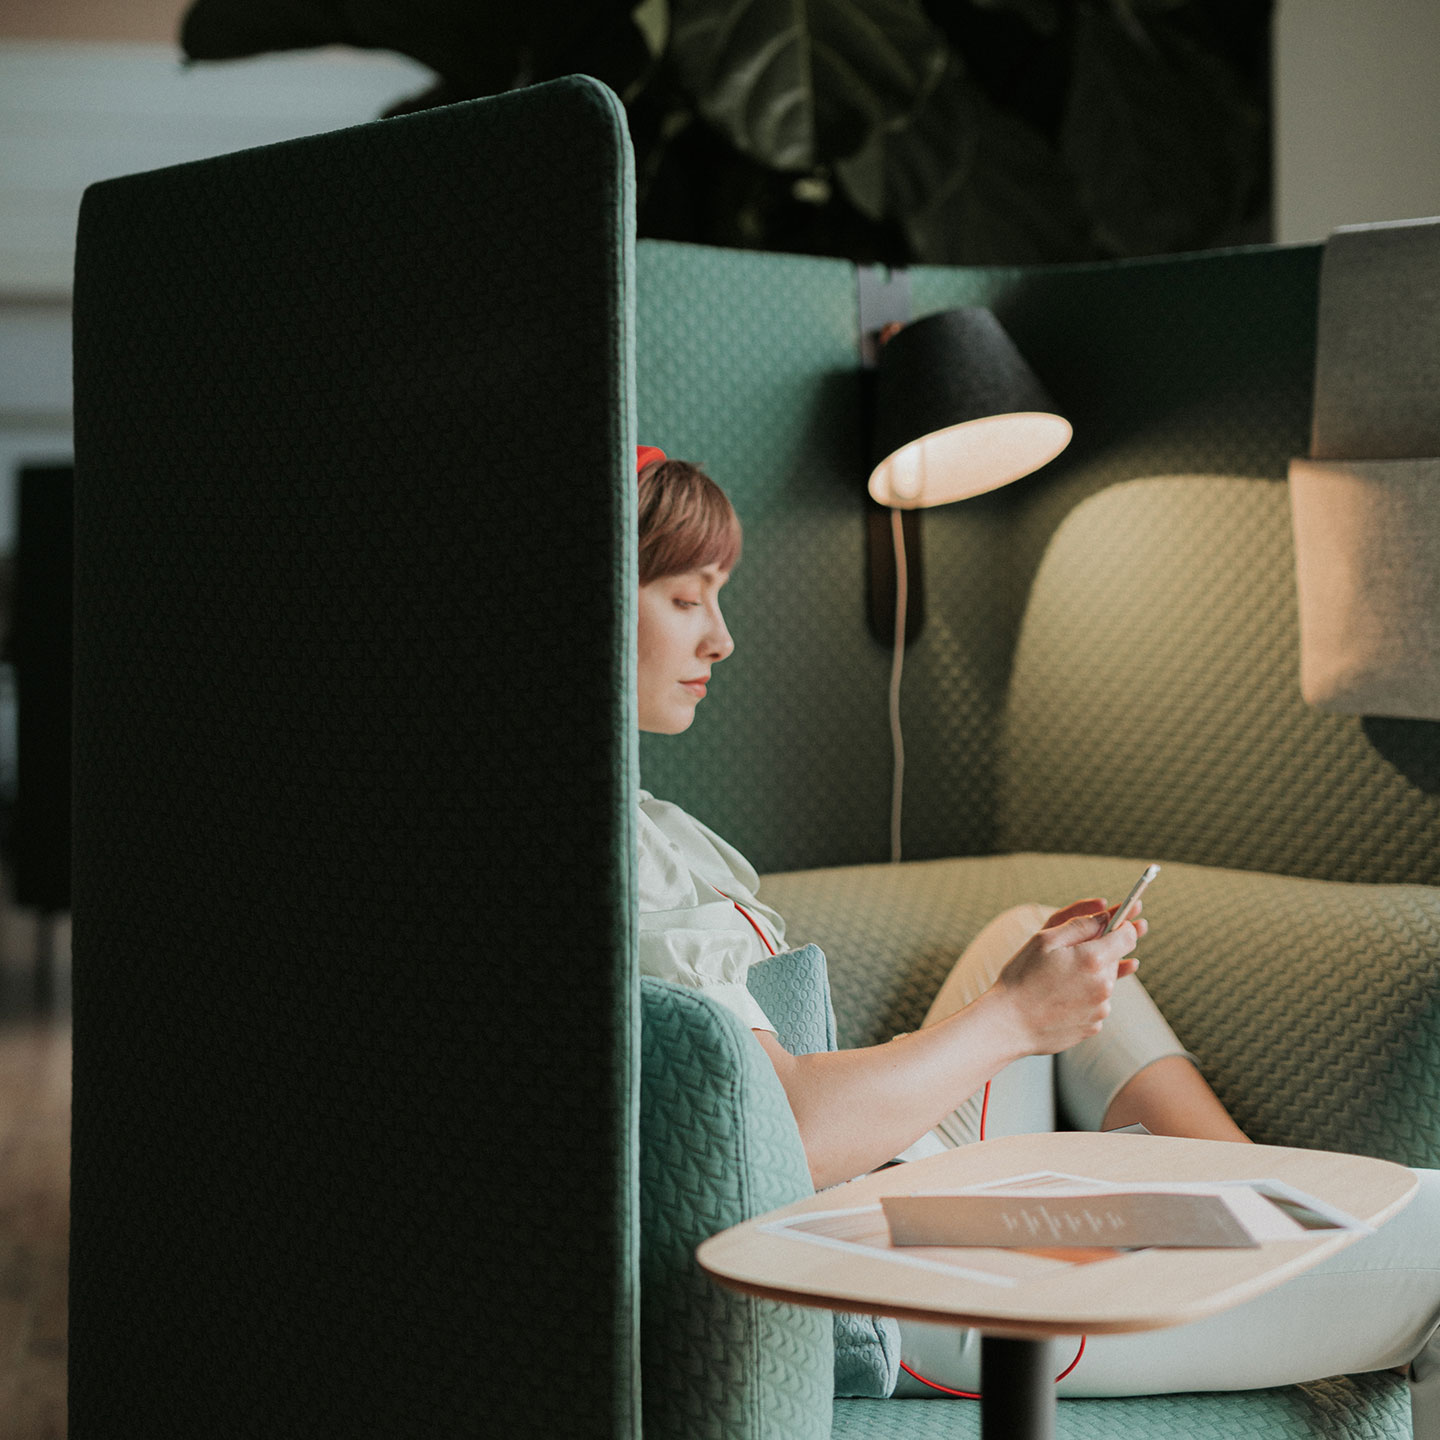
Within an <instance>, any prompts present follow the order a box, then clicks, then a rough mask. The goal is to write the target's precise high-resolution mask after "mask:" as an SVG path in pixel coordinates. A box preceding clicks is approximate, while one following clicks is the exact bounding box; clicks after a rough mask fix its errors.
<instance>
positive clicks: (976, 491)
mask: <svg viewBox="0 0 1440 1440" xmlns="http://www.w3.org/2000/svg"><path fill="white" fill-rule="evenodd" d="M1072 433H1073V432H1072V430H1071V426H1070V422H1069V421H1068V420H1066V419H1065V418H1064V417H1063V416H1060V415H1051V414H1048V413H1046V412H1044V411H1039V410H1028V411H1020V412H1018V413H1015V414H1010V415H986V416H982V417H981V418H980V419H978V420H967V421H964V422H963V423H962V424H959V425H951V426H948V427H946V428H945V429H943V430H935V431H932V432H931V433H930V434H929V435H922V436H921V437H920V438H919V439H918V440H912V441H910V442H909V444H907V445H902V446H901V447H900V449H898V450H896V451H894V452H893V453H892V454H890V455H887V456H886V457H885V459H884V460H882V461H881V462H880V464H878V465H877V466H876V467H875V469H874V471H873V472H872V473H871V475H870V483H869V489H870V494H871V495H873V496H874V497H875V499H876V500H878V501H879V502H880V504H882V505H890V506H893V507H894V508H896V509H899V510H914V509H920V508H922V507H926V506H930V505H945V504H948V503H949V502H950V501H952V500H967V499H969V498H970V497H971V496H972V495H983V494H985V492H986V491H988V490H998V489H999V488H1000V487H1001V486H1002V485H1008V484H1010V483H1011V482H1012V481H1014V480H1019V479H1020V478H1021V477H1022V476H1025V475H1029V474H1030V473H1031V472H1032V471H1034V470H1038V469H1039V468H1040V467H1041V466H1042V465H1046V464H1048V463H1049V462H1050V461H1051V460H1053V459H1054V458H1055V457H1056V456H1057V455H1058V454H1059V453H1060V452H1061V451H1062V450H1063V449H1064V448H1065V447H1066V446H1067V445H1068V444H1069V443H1070V437H1071V434H1072Z"/></svg>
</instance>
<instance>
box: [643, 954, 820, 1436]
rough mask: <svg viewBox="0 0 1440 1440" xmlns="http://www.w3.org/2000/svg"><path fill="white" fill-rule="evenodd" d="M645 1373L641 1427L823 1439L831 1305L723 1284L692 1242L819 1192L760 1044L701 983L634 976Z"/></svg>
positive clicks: (659, 1431)
mask: <svg viewBox="0 0 1440 1440" xmlns="http://www.w3.org/2000/svg"><path fill="white" fill-rule="evenodd" d="M640 1005H641V1071H640V1234H641V1240H640V1281H641V1307H640V1313H641V1373H642V1377H643V1399H644V1427H645V1435H646V1440H712V1437H713V1440H828V1437H829V1434H830V1417H831V1392H832V1387H833V1377H834V1348H833V1339H832V1323H831V1319H830V1316H829V1314H828V1313H827V1312H825V1311H821V1310H803V1309H800V1308H799V1307H797V1306H793V1305H784V1304H780V1303H778V1302H776V1301H771V1300H758V1299H755V1298H753V1297H751V1296H748V1295H741V1294H738V1293H736V1292H734V1291H730V1290H725V1289H722V1288H721V1286H719V1285H718V1284H716V1283H715V1282H714V1281H713V1280H711V1279H710V1278H709V1277H708V1276H706V1275H705V1274H704V1273H703V1272H702V1271H701V1270H700V1267H699V1266H698V1264H697V1263H696V1260H695V1247H696V1246H697V1245H698V1244H699V1243H700V1242H701V1241H702V1240H705V1239H707V1238H708V1237H709V1236H711V1235H713V1234H715V1233H716V1232H717V1231H719V1230H723V1229H726V1228H727V1227H728V1226H731V1225H737V1224H739V1223H740V1222H741V1221H742V1220H747V1219H750V1218H751V1217H752V1216H755V1215H759V1214H763V1213H764V1212H765V1211H767V1210H772V1209H774V1208H775V1207H776V1206H779V1205H785V1204H788V1203H789V1202H790V1201H792V1200H797V1199H800V1198H801V1197H802V1196H805V1195H809V1194H812V1193H813V1191H812V1188H811V1184H810V1175H809V1170H808V1168H807V1166H806V1163H805V1151H804V1148H803V1146H802V1145H801V1143H800V1132H799V1130H798V1129H797V1128H796V1125H795V1119H794V1116H793V1115H792V1114H791V1111H790V1106H789V1104H788V1102H787V1101H786V1099H785V1092H784V1090H783V1089H782V1087H781V1085H780V1081H779V1079H778V1077H777V1076H776V1074H775V1071H774V1068H773V1066H772V1065H771V1064H770V1062H769V1060H768V1059H767V1058H766V1055H765V1052H764V1051H763V1050H761V1048H760V1046H759V1045H758V1044H757V1043H756V1041H755V1038H754V1036H753V1035H751V1034H750V1033H749V1032H748V1031H747V1030H746V1029H745V1027H744V1026H743V1025H742V1024H741V1023H740V1021H739V1020H738V1019H736V1018H735V1017H734V1016H733V1015H731V1014H730V1013H729V1012H728V1011H726V1010H724V1009H723V1008H722V1007H721V1006H719V1005H717V1004H715V1003H714V1002H713V1001H711V1000H708V999H706V998H705V997H704V996H703V995H701V994H700V993H699V992H697V991H695V990H693V989H688V988H686V987H683V986H679V985H671V984H668V983H667V982H665V981H663V980H655V979H651V978H648V977H647V978H645V979H642V980H641V982H640Z"/></svg>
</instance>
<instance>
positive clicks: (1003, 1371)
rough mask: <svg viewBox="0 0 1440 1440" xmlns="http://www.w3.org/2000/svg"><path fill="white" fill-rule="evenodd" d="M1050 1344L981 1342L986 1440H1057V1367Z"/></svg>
mask: <svg viewBox="0 0 1440 1440" xmlns="http://www.w3.org/2000/svg"><path fill="white" fill-rule="evenodd" d="M1051 1349H1052V1346H1051V1344H1050V1342H1049V1341H1048V1340H1006V1339H1004V1338H1002V1337H1001V1336H999V1335H984V1336H982V1337H981V1339H980V1393H981V1395H983V1396H984V1399H983V1400H982V1401H981V1402H980V1435H981V1440H1055V1362H1054V1359H1053V1357H1052V1356H1051V1353H1050V1352H1051Z"/></svg>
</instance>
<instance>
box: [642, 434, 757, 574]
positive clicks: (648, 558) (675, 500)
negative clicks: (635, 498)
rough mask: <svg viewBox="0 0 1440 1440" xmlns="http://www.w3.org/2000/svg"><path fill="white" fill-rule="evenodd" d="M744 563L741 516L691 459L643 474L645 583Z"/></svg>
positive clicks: (657, 465)
mask: <svg viewBox="0 0 1440 1440" xmlns="http://www.w3.org/2000/svg"><path fill="white" fill-rule="evenodd" d="M739 559H740V517H739V516H738V515H736V513H735V508H734V506H732V505H731V504H730V500H729V497H728V496H727V495H726V494H725V492H724V491H723V490H722V489H721V488H720V487H719V486H718V485H717V484H716V483H715V482H714V481H713V480H712V479H711V478H710V477H709V476H708V475H707V474H706V473H705V472H704V471H703V470H702V469H701V468H700V467H699V466H698V465H692V464H691V463H690V462H689V461H688V460H654V461H652V462H651V463H650V464H649V465H647V466H645V468H644V469H643V470H641V472H640V583H641V584H642V585H648V584H649V583H650V582H651V581H652V580H663V579H664V578H665V576H667V575H681V574H684V573H685V572H686V571H687V570H700V569H703V568H704V567H705V566H706V565H718V566H719V567H720V568H721V569H722V570H725V571H730V570H733V569H734V568H735V565H736V563H737V562H738V561H739Z"/></svg>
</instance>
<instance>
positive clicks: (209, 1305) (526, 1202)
mask: <svg viewBox="0 0 1440 1440" xmlns="http://www.w3.org/2000/svg"><path fill="white" fill-rule="evenodd" d="M632 210H633V199H632V194H631V174H630V153H629V146H628V141H627V139H626V135H625V125H624V117H623V113H622V112H621V111H620V109H619V106H618V104H617V103H616V101H615V99H614V97H613V96H612V95H610V94H609V92H608V91H605V90H603V89H602V88H601V87H599V86H597V85H595V84H594V83H593V82H590V81H587V80H579V79H571V80H566V81H559V82H555V83H553V84H550V85H546V86H543V87H539V88H537V89H535V90H531V91H524V92H518V93H516V94H513V95H510V96H506V97H503V98H500V99H496V100H493V101H483V102H476V103H473V104H465V105H457V106H453V107H449V108H446V109H439V110H434V111H429V112H425V113H421V114H417V115H413V116H407V117H403V118H399V119H393V120H386V121H383V122H380V123H376V124H371V125H365V126H361V127H358V128H356V129H352V130H345V131H340V132H337V133H334V134H330V135H325V136H320V137H316V138H313V139H307V140H302V141H298V142H295V143H291V144H285V145H279V146H275V147H272V148H267V149H262V150H255V151H248V152H244V153H240V154H234V155H229V156H225V157H222V158H220V159H215V160H210V161H206V162H203V163H200V164H195V165H188V166H183V167H179V168H176V169H172V170H164V171H158V172H155V173H152V174H148V175H141V176H134V177H130V178H127V179H123V180H117V181H113V182H109V183H106V184H103V185H100V186H97V187H94V188H92V189H91V190H90V191H89V192H88V194H87V196H86V200H85V204H84V209H83V212H82V216H81V223H80V237H79V254H78V261H77V277H76V296H75V304H76V351H75V353H76V410H77V427H76V430H77V435H76V440H77V445H76V449H77V487H78V489H77V663H76V736H77V748H76V807H77V808H76V817H77V821H76V863H75V977H74V990H75V1110H74V1166H73V1186H74V1190H73V1217H74V1218H73V1250H72V1310H71V1332H70V1334H71V1411H70V1415H71V1434H72V1435H73V1436H74V1437H75V1440H124V1437H130V1436H136V1437H140V1436H143V1437H145V1440H159V1437H177V1440H178V1437H183V1440H202V1437H203V1440H210V1437H215V1440H220V1437H241V1436H244V1437H265V1440H277V1437H289V1436H296V1437H298V1436H306V1437H314V1436H347V1437H348V1436H356V1437H360V1436H374V1437H381V1436H383V1437H387V1440H391V1437H395V1436H400V1435H414V1434H416V1433H423V1434H424V1435H425V1436H427V1437H442V1436H449V1437H460V1436H465V1437H473V1436H476V1435H480V1434H492V1435H504V1436H507V1437H521V1436H537V1437H538V1436H545V1437H551V1436H557V1435H564V1436H567V1437H590V1436H594V1437H607V1440H608V1437H621V1436H627V1437H628V1436H633V1435H635V1434H637V1433H638V1424H639V1421H638V1399H637V1393H638V1392H637V1376H636V1354H635V1334H636V1327H637V1323H638V1322H637V1315H636V1306H637V1296H636V1272H637V1267H638V1255H637V1247H636V1240H635V1234H636V1232H635V1220H634V1216H633V1214H632V1208H631V1207H632V1206H633V1203H634V1201H633V1196H634V1192H635V1185H636V1174H637V1160H636V1151H635V1145H634V1140H633V1135H634V1130H635V1126H636V1119H637V1105H638V1089H637V1081H636V1078H635V1077H636V1070H635V1064H636V1062H635V1058H634V1055H633V1053H632V1041H633V1036H634V1032H635V1030H636V1026H637V1014H636V1008H635V977H634V961H633V936H632V919H631V908H632V906H633V903H634V902H633V883H632V871H633V857H632V845H633V837H632V832H631V823H632V822H631V818H630V817H631V815H632V813H633V789H634V785H635V775H636V762H635V742H634V738H633V727H634V718H633V702H632V700H631V695H632V691H633V641H632V638H631V637H632V630H633V607H634V580H633V566H634V544H633V538H632V531H633V527H634V471H633V462H632V461H631V460H630V458H629V455H628V453H627V452H628V448H629V447H630V446H631V445H632V444H633V443H634V431H633V378H632V376H633V371H632V359H631V356H632V348H631V345H632V342H631V338H630V337H631V329H630V315H631V313H632V306H633V299H632V281H633V250H632V242H631V239H630V236H631V233H632V223H633V222H632V219H631V216H632ZM586 656H590V657H593V656H600V657H602V659H601V661H600V662H599V663H589V664H580V663H577V658H578V657H586ZM557 901H559V902H560V903H557ZM537 916H543V917H544V930H543V933H540V934H537V932H536V930H535V918H536V917H537ZM577 1177H583V1187H582V1188H581V1189H580V1190H579V1191H577V1186H576V1180H577ZM577 1196H578V1197H580V1198H578V1199H577ZM557 1336H563V1337H564V1339H565V1342H566V1343H565V1345H564V1347H563V1348H562V1349H558V1350H557V1348H556V1345H555V1340H556V1337H557ZM547 1375H549V1376H555V1375H558V1376H561V1377H563V1383H550V1382H549V1381H548V1380H547V1379H546V1378H545V1377H546V1376H547Z"/></svg>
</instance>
